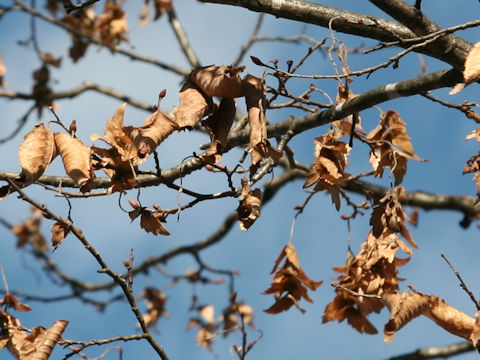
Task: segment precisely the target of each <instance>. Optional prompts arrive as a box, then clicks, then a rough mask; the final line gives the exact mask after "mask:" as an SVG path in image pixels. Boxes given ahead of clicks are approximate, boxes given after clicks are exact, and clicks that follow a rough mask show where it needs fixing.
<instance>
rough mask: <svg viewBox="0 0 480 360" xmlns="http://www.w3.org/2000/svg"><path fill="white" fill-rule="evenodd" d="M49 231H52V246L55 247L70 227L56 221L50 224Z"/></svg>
mask: <svg viewBox="0 0 480 360" xmlns="http://www.w3.org/2000/svg"><path fill="white" fill-rule="evenodd" d="M50 232H51V233H52V246H53V248H54V249H56V248H57V247H58V246H60V244H61V243H62V241H63V239H65V238H66V237H67V235H68V233H69V232H70V229H69V228H68V227H67V226H65V224H63V223H61V222H58V221H57V222H55V223H54V224H53V225H52V227H51V229H50Z"/></svg>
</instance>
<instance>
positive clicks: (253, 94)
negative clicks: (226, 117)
mask: <svg viewBox="0 0 480 360" xmlns="http://www.w3.org/2000/svg"><path fill="white" fill-rule="evenodd" d="M243 89H244V94H245V101H246V104H247V111H248V122H249V124H250V155H251V157H252V166H251V172H252V173H254V172H255V171H256V169H257V168H258V166H259V163H260V161H261V160H262V159H263V158H264V157H267V156H270V157H271V158H272V159H273V160H274V161H278V160H280V158H281V157H282V153H280V152H279V151H277V150H275V149H273V148H272V146H271V145H270V142H269V141H268V138H267V118H266V117H265V110H266V98H265V91H266V90H265V83H264V81H263V79H261V78H259V77H256V76H253V75H247V76H245V78H244V79H243Z"/></svg>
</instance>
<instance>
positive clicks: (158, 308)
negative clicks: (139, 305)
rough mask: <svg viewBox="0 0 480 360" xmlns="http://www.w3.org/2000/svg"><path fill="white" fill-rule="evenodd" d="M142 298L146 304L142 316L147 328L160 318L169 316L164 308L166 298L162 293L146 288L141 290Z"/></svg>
mask: <svg viewBox="0 0 480 360" xmlns="http://www.w3.org/2000/svg"><path fill="white" fill-rule="evenodd" d="M142 296H143V298H144V299H145V302H146V304H147V312H146V313H145V314H143V318H144V320H145V323H146V324H147V326H152V325H155V324H156V323H157V322H158V319H159V318H160V317H161V316H169V315H170V314H169V312H168V311H167V310H166V308H165V304H166V302H167V296H166V295H165V293H164V292H163V291H160V290H157V289H155V288H150V287H147V288H145V289H144V290H143V293H142Z"/></svg>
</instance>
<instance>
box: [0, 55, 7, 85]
mask: <svg viewBox="0 0 480 360" xmlns="http://www.w3.org/2000/svg"><path fill="white" fill-rule="evenodd" d="M6 73H7V67H6V66H5V64H4V63H3V58H2V57H1V56H0V87H3V88H5V87H7V82H6V81H5V74H6Z"/></svg>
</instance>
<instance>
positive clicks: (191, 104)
mask: <svg viewBox="0 0 480 360" xmlns="http://www.w3.org/2000/svg"><path fill="white" fill-rule="evenodd" d="M178 96H179V97H180V104H179V105H178V106H177V107H175V108H174V109H173V110H172V112H173V115H174V118H175V122H176V123H177V125H178V127H179V128H181V129H185V128H187V129H193V128H194V127H195V125H196V124H197V123H198V122H199V121H200V120H201V119H202V118H203V117H204V116H207V115H209V114H211V113H212V111H213V108H214V107H213V101H212V99H211V97H209V96H206V95H204V94H203V93H202V92H201V91H200V90H199V89H198V88H197V87H196V86H195V84H194V83H193V82H191V81H187V82H186V83H185V84H184V85H183V87H182V89H181V90H180V92H179V93H178Z"/></svg>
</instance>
